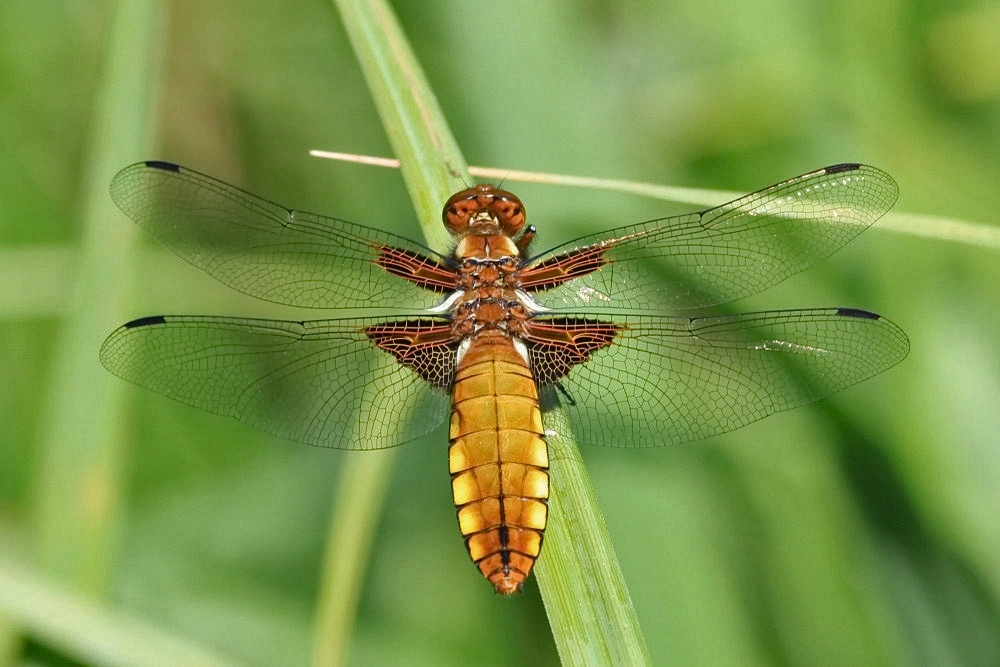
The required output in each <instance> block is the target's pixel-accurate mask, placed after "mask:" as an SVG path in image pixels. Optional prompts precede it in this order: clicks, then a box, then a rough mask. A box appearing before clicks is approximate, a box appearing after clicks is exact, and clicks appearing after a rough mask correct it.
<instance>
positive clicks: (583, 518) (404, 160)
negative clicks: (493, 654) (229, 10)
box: [314, 0, 648, 664]
mask: <svg viewBox="0 0 1000 667" xmlns="http://www.w3.org/2000/svg"><path fill="white" fill-rule="evenodd" d="M336 5H337V8H338V9H339V10H340V12H341V16H342V17H343V20H344V23H345V25H346V26H347V31H348V35H349V37H350V39H351V43H352V44H353V46H354V49H355V52H356V53H357V55H358V59H359V61H360V62H361V66H362V70H363V72H364V74H365V78H366V80H367V81H368V85H369V88H370V89H371V92H372V96H373V97H374V98H375V102H376V105H377V107H378V110H379V115H380V117H381V119H382V122H383V125H384V126H385V129H386V133H387V134H388V135H389V139H390V142H391V143H392V146H393V150H394V151H395V152H396V155H397V156H398V157H399V159H400V163H401V169H402V171H403V177H404V179H405V180H406V184H407V187H408V189H409V191H410V195H411V198H412V199H413V203H414V206H415V208H416V209H417V213H418V215H419V216H420V220H421V225H422V227H423V229H424V233H425V236H426V237H427V239H428V241H429V243H431V244H432V245H436V246H438V247H443V246H444V244H445V239H444V238H443V232H442V230H441V225H440V223H439V222H438V215H439V207H440V206H441V203H442V202H443V201H444V200H445V199H446V198H447V197H448V196H449V195H450V194H451V193H452V191H454V190H457V189H458V188H460V187H463V186H464V184H465V183H468V182H470V181H471V179H470V177H469V175H468V172H467V169H466V167H465V161H464V159H463V158H462V156H461V154H460V153H459V151H458V147H457V144H456V142H455V140H454V138H453V137H452V135H451V132H450V130H449V129H448V126H447V123H446V122H445V119H444V116H443V114H442V113H441V110H440V107H439V106H438V103H437V100H436V98H435V97H434V95H433V92H432V91H431V90H430V87H429V86H428V84H427V82H426V80H425V78H424V76H423V73H422V70H421V68H420V66H419V64H418V63H417V62H416V60H415V58H414V56H413V53H412V51H411V49H410V47H409V45H408V43H407V41H406V38H405V36H404V35H403V33H402V30H401V29H400V27H399V24H398V22H397V21H396V19H395V17H394V16H393V14H392V11H391V9H390V8H389V7H388V5H387V4H386V3H384V2H379V1H378V0H366V1H365V0H339V1H338V2H336ZM552 418H553V419H556V420H561V416H558V415H552ZM560 432H561V433H564V434H568V433H569V431H568V429H565V428H561V429H560ZM550 449H551V458H552V459H553V461H554V462H558V463H555V464H554V466H553V471H552V487H553V512H552V522H551V523H550V527H549V531H550V533H549V535H548V536H547V538H546V548H545V551H544V552H543V554H542V556H541V559H540V561H539V567H540V568H541V571H542V572H544V573H545V574H543V575H542V576H540V577H539V584H540V588H541V591H542V596H543V598H545V600H546V609H547V610H548V613H549V618H550V624H551V627H552V631H553V636H554V638H555V640H556V645H557V647H558V650H559V654H560V657H561V658H562V660H563V661H564V662H565V663H567V664H580V663H581V662H586V661H587V660H588V658H589V657H592V656H602V655H603V656H629V657H630V658H632V660H631V663H632V664H641V663H643V662H648V656H647V652H646V648H645V641H644V639H643V637H642V633H641V631H640V629H639V624H638V620H637V618H636V616H635V613H634V611H633V610H632V608H631V603H630V601H629V595H628V591H627V588H626V586H625V582H624V579H623V577H622V576H621V570H620V568H619V567H618V565H617V562H616V560H615V557H614V549H613V547H612V545H611V542H610V540H609V538H608V535H607V533H606V531H604V530H603V520H602V519H601V518H600V517H601V514H600V510H599V509H598V507H597V503H596V498H595V496H594V494H593V491H592V489H591V487H590V483H589V480H588V478H587V474H586V470H585V468H584V466H583V463H582V461H581V460H580V457H579V455H578V453H577V451H576V445H575V443H573V442H572V440H570V439H568V438H558V439H555V438H554V439H553V441H552V443H551V444H550ZM354 458H357V459H359V462H358V463H357V464H356V465H379V464H378V463H375V462H371V463H366V462H363V459H362V457H354ZM365 458H367V457H365ZM388 458H389V457H382V458H380V460H381V461H383V462H385V461H386V460H387V459H388ZM386 464H387V463H386ZM378 492H379V493H381V491H378ZM369 495H371V494H369ZM371 501H372V499H371V498H370V497H367V498H357V499H356V502H357V503H358V504H359V505H360V504H361V503H365V502H371ZM567 519H569V520H572V521H574V524H573V525H572V531H573V539H570V538H569V537H570V536H569V533H568V532H567V531H566V530H560V529H559V527H556V528H555V529H553V525H552V524H557V523H558V522H560V521H565V520H567ZM578 520H579V523H576V522H577V521H578ZM574 542H575V543H576V544H578V545H583V547H584V548H571V544H572V543H574ZM327 562H330V561H329V560H328V561H327ZM352 571H354V572H355V573H356V572H357V571H356V570H352ZM595 581H600V582H601V585H600V586H598V587H591V588H592V590H591V592H590V593H589V594H588V595H577V594H576V593H575V591H576V590H578V589H579V587H580V586H588V587H590V582H595ZM327 583H328V585H330V586H344V590H350V587H351V586H352V584H351V583H350V582H338V581H337V580H336V579H335V578H334V573H328V576H327ZM324 595H325V599H336V598H337V595H333V594H330V593H325V594H324ZM324 615H325V614H324V613H322V612H321V613H320V617H321V618H322V617H323V616H324ZM337 617H338V618H341V619H347V618H348V616H347V615H345V614H340V615H339V616H337ZM609 618H610V619H615V623H614V624H609V623H608V622H607V621H608V619H609ZM347 630H348V629H347V626H346V625H345V626H344V627H341V628H323V627H318V628H317V639H316V644H315V645H314V646H315V647H317V648H314V651H315V652H314V657H315V656H319V655H320V650H319V648H318V647H319V646H321V645H322V644H324V643H329V644H332V643H334V642H337V643H338V645H339V646H340V647H341V648H340V650H341V651H342V650H343V645H344V640H343V637H344V636H346V633H347ZM325 633H333V634H337V635H340V636H339V637H338V638H337V639H336V640H334V639H326V638H324V636H323V635H324V634H325ZM324 655H329V654H324ZM328 659H330V658H328ZM332 659H333V660H342V659H343V654H340V655H339V656H334V657H332ZM314 664H321V663H319V662H317V661H315V660H314Z"/></svg>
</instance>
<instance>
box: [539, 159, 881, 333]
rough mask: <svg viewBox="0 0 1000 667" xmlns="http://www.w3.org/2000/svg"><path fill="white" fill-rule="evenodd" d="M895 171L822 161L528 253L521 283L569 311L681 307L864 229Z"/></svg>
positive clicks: (801, 260)
mask: <svg viewBox="0 0 1000 667" xmlns="http://www.w3.org/2000/svg"><path fill="white" fill-rule="evenodd" d="M897 194H898V190H897V187H896V183H895V181H893V180H892V177H891V176H889V175H888V174H886V173H885V172H883V171H881V170H879V169H876V168H875V167H870V166H867V165H859V164H843V165H835V166H832V167H827V168H826V169H821V170H819V171H814V172H811V173H809V174H805V175H803V176H799V177H797V178H793V179H791V180H788V181H785V182H784V183H779V184H777V185H772V186H771V187H769V188H765V189H763V190H761V191H760V192H756V193H754V194H750V195H747V196H745V197H741V198H740V199H737V200H735V201H732V202H730V203H728V204H723V205H722V206H718V207H716V208H712V209H709V210H707V211H703V212H701V213H692V214H689V215H680V216H676V217H671V218H663V219H661V220H652V221H649V222H644V223H640V224H637V225H631V226H628V227H621V228H618V229H614V230H611V231H609V232H603V233H600V234H593V235H590V236H584V237H582V238H579V239H577V240H575V241H571V242H569V243H566V244H563V245H561V246H558V247H556V248H553V249H552V250H550V251H548V252H545V253H543V254H541V255H539V256H538V257H535V258H533V259H531V260H529V261H528V263H527V267H526V269H525V270H524V271H523V273H522V285H523V287H524V288H525V289H526V290H527V291H529V292H532V291H535V292H537V293H536V294H535V295H534V298H535V299H536V300H538V301H539V302H540V303H541V304H542V305H544V306H546V307H548V308H551V309H555V310H557V311H565V312H592V313H600V312H609V313H611V312H617V313H626V312H654V313H662V312H664V311H677V310H683V309H689V308H699V307H703V306H710V305H716V304H720V303H725V302H728V301H732V300H735V299H739V298H742V297H746V296H750V295H752V294H756V293H758V292H761V291H763V290H765V289H767V288H768V287H771V286H772V285H775V284H776V283H778V282H780V281H782V280H784V279H785V278H787V277H788V276H790V275H792V274H794V273H797V272H799V271H802V270H803V269H805V268H807V267H809V266H812V265H813V264H815V263H816V262H818V261H820V260H822V259H823V258H825V257H827V256H829V255H830V254H831V253H833V252H835V251H836V250H837V249H839V248H841V247H842V246H843V245H844V244H846V243H847V242H848V241H850V240H851V239H853V238H854V237H855V236H857V235H858V234H860V233H861V232H862V231H864V230H865V229H867V228H868V227H869V226H870V225H871V224H872V223H874V222H875V221H876V220H877V219H878V218H879V217H881V216H882V215H883V214H884V213H885V212H886V211H888V210H889V209H890V208H891V207H892V205H893V203H894V202H895V201H896V196H897Z"/></svg>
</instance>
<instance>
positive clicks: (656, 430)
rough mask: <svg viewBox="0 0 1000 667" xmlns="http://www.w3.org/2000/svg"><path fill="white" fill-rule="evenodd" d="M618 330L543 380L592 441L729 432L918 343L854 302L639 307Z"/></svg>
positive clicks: (854, 378) (540, 358)
mask: <svg viewBox="0 0 1000 667" xmlns="http://www.w3.org/2000/svg"><path fill="white" fill-rule="evenodd" d="M541 321H542V322H544V320H541ZM604 331H605V332H607V333H609V334H610V333H612V332H613V330H612V328H611V327H608V326H606V327H605V328H604ZM614 334H615V335H614V340H613V342H611V343H610V344H602V345H600V346H599V347H598V346H592V349H591V350H590V352H589V359H587V360H586V362H585V363H582V364H578V365H574V366H572V368H571V369H570V370H569V373H568V375H566V376H565V377H562V378H561V379H556V380H554V381H553V382H552V383H551V384H549V385H548V386H546V387H543V389H544V391H545V394H544V396H545V397H546V401H547V402H548V403H550V404H551V402H553V401H558V402H559V403H561V404H562V406H563V407H564V409H565V410H566V411H567V413H568V414H569V417H570V423H571V424H573V427H574V435H575V437H576V438H577V439H578V440H579V441H581V442H587V443H590V444H593V445H606V446H617V447H648V446H658V445H669V444H674V443H681V442H687V441H690V440H700V439H703V438H708V437H711V436H715V435H719V434H722V433H726V432H728V431H732V430H734V429H737V428H740V427H741V426H745V425H747V424H750V423H751V422H755V421H757V420H759V419H763V418H764V417H767V416H768V415H770V414H773V413H776V412H782V411H784V410H790V409H792V408H796V407H798V406H801V405H804V404H806V403H810V402H812V401H815V400H818V399H820V398H823V397H824V396H829V395H830V394H832V393H834V392H836V391H839V390H841V389H844V388H845V387H849V386H851V385H853V384H856V383H858V382H861V381H863V380H865V379H867V378H870V377H872V376H873V375H877V374H878V373H881V372H882V371H884V370H886V369H888V368H890V367H892V366H894V365H895V364H897V363H899V362H900V361H902V359H903V358H904V357H905V356H906V354H907V351H908V350H909V342H908V341H907V338H906V335H905V334H904V333H903V332H902V330H900V329H899V328H898V327H897V326H896V325H895V324H893V323H892V322H890V321H888V320H886V319H884V318H882V317H879V316H878V315H875V314H874V313H869V312H867V311H860V310H853V309H844V308H842V309H826V310H820V309H810V310H779V311H766V312H759V313H746V314H741V315H727V316H720V317H699V318H677V317H655V316H650V317H636V318H629V319H628V320H627V321H620V322H618V323H617V331H615V332H614ZM558 353H559V352H558V350H557V348H555V347H550V346H547V345H541V346H537V345H536V346H533V347H529V354H530V355H531V359H532V366H533V367H536V366H538V367H540V368H542V367H544V368H552V367H553V362H552V358H551V355H553V354H558Z"/></svg>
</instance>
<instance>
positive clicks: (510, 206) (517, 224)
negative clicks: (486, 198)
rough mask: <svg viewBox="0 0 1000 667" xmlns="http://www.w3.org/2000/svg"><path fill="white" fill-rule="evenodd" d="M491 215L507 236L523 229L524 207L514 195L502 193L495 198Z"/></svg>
mask: <svg viewBox="0 0 1000 667" xmlns="http://www.w3.org/2000/svg"><path fill="white" fill-rule="evenodd" d="M493 213H494V215H496V217H497V221H498V222H499V223H500V227H501V228H502V229H503V230H504V232H505V233H507V234H516V233H517V232H519V231H521V228H522V227H524V220H525V216H524V205H523V204H521V200H520V199H518V198H517V197H515V196H514V195H511V194H508V193H504V195H503V196H499V195H498V196H497V198H496V199H495V200H494V202H493Z"/></svg>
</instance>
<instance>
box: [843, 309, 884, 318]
mask: <svg viewBox="0 0 1000 667" xmlns="http://www.w3.org/2000/svg"><path fill="white" fill-rule="evenodd" d="M837 315H838V316H840V317H857V318H860V319H863V320H880V319H882V316H881V315H879V314H878V313H873V312H871V311H870V310H861V309H860V308H838V309H837Z"/></svg>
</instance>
